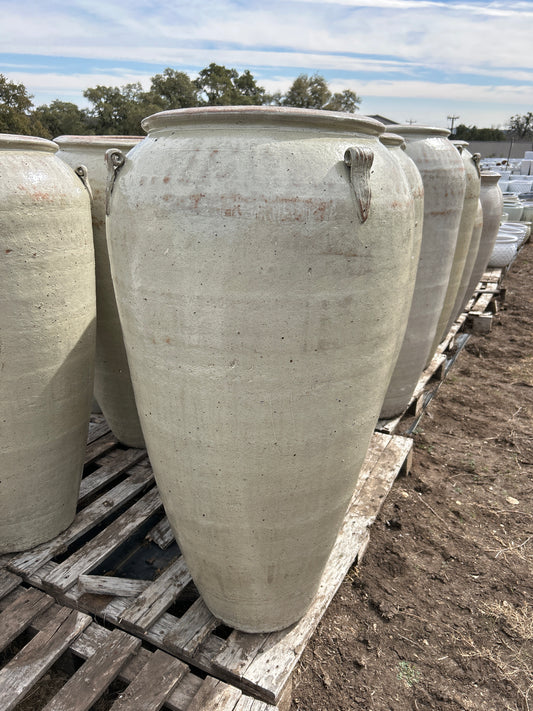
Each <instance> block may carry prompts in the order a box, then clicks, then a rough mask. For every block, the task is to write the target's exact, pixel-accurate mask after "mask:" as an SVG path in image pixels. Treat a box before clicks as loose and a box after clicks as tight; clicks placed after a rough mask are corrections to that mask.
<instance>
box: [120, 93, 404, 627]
mask: <svg viewBox="0 0 533 711" xmlns="http://www.w3.org/2000/svg"><path fill="white" fill-rule="evenodd" d="M324 113H329V112H312V111H310V112H308V111H305V110H296V109H293V110H287V109H285V110H273V109H264V108H263V107H259V108H258V107H254V108H253V109H236V108H233V107H231V108H224V109H218V110H217V109H211V110H209V109H207V110H206V109H203V110H202V109H198V110H192V109H191V110H180V111H176V112H165V115H167V114H170V116H169V117H168V120H167V119H166V118H165V121H164V123H163V125H162V126H161V125H159V124H158V123H157V116H158V115H156V117H155V118H156V123H155V126H154V127H153V128H152V126H151V125H149V126H148V129H149V133H148V136H147V138H146V139H145V140H144V141H143V143H142V144H140V145H139V146H138V147H137V148H136V149H135V151H133V152H132V153H131V154H130V156H128V158H127V159H126V161H125V164H124V166H123V167H122V168H121V169H120V172H119V174H118V176H117V179H116V182H115V186H114V189H113V193H112V196H111V202H110V215H109V217H108V237H109V246H110V257H111V266H112V271H113V278H114V282H115V289H116V294H117V301H118V306H119V311H120V314H121V321H122V324H123V328H124V337H125V343H126V348H127V351H128V358H129V362H130V366H131V371H132V378H133V383H134V389H135V393H136V397H137V402H138V406H139V414H140V417H141V421H142V427H143V431H144V435H145V439H146V444H147V448H148V452H149V455H150V460H151V463H152V466H153V469H154V474H155V476H156V480H157V483H158V486H159V488H160V491H161V496H162V499H163V503H164V506H165V509H166V511H167V515H168V517H169V520H170V522H171V525H172V527H173V530H174V532H175V534H176V537H177V540H178V543H179V546H180V549H181V550H182V552H183V555H184V557H185V560H186V561H187V564H188V566H189V568H190V571H191V574H192V577H193V579H194V581H195V583H196V585H197V587H198V589H199V590H200V592H201V594H202V596H203V599H204V601H205V602H206V604H207V605H208V607H209V608H210V610H211V611H212V612H213V614H214V615H215V616H216V617H218V618H220V619H222V620H223V621H224V622H226V623H227V624H230V625H232V626H234V627H236V628H237V629H241V630H244V631H251V632H260V631H269V630H273V629H281V628H283V627H286V626H287V625H289V624H291V623H292V622H294V621H295V620H297V619H299V617H301V616H302V615H303V614H304V612H305V610H306V609H307V607H308V606H309V604H310V603H311V600H312V598H313V595H314V594H315V592H316V590H317V587H318V584H319V580H320V576H321V573H322V570H323V568H324V566H325V564H326V561H327V558H328V556H329V553H330V551H331V549H332V546H333V544H334V541H335V538H336V535H337V532H338V530H339V527H340V525H341V522H342V519H343V516H344V514H345V512H346V509H347V506H348V504H349V501H350V498H351V495H352V492H353V489H354V486H355V482H356V479H357V476H358V472H359V469H360V466H361V464H362V462H363V460H364V456H365V453H366V449H367V447H368V443H369V440H370V437H371V435H372V431H373V428H374V426H375V423H376V420H377V416H378V414H379V409H380V406H381V402H382V399H383V396H384V387H385V386H384V379H385V378H386V377H387V376H388V373H389V370H390V367H391V362H392V361H393V359H394V358H395V357H396V356H397V351H398V347H399V340H400V337H401V332H402V331H403V329H404V328H405V323H406V315H407V305H408V303H409V300H410V288H411V287H410V285H409V283H408V274H409V262H410V256H409V251H410V248H411V247H412V245H410V244H409V242H410V240H411V239H412V238H411V231H410V219H411V205H410V199H409V196H407V195H403V196H402V197H401V198H399V199H398V200H397V201H396V203H397V204H393V202H394V191H395V188H394V186H395V183H396V182H397V179H398V168H397V166H396V164H395V161H394V160H393V158H392V156H390V155H389V153H388V151H387V149H386V148H385V147H384V146H381V144H379V142H378V140H377V137H376V134H367V133H364V132H363V133H361V135H360V136H359V135H355V133H354V126H358V124H357V123H356V122H355V119H354V121H353V122H352V121H350V122H348V123H346V122H345V119H344V118H343V119H342V120H341V119H335V116H332V117H331V118H329V117H328V118H327V119H325V118H324V117H323V114H324ZM318 114H321V115H322V116H321V118H320V119H319V118H316V117H317V116H318ZM161 116H163V114H161ZM337 116H344V115H341V114H338V115H337ZM309 117H310V118H309ZM152 118H154V117H152ZM148 121H149V122H150V121H151V120H150V119H149V120H148ZM315 121H316V124H315ZM378 126H381V125H380V124H378ZM364 127H365V124H364V122H363V128H364ZM373 130H374V131H376V129H375V128H374V129H373ZM379 130H380V129H379V128H378V129H377V131H379ZM354 146H355V148H356V149H357V150H356V151H355V152H354V153H352V154H351V155H353V158H354V161H353V163H352V167H351V168H350V167H348V166H347V165H346V163H345V161H344V156H345V151H346V150H347V149H350V148H353V147H354ZM370 156H371V157H372V158H371V161H370V162H371V163H372V172H371V173H370V165H369V157H370ZM360 159H361V160H360ZM358 169H360V173H359V177H357V175H356V173H357V171H358ZM359 178H362V179H361V180H360V179H359ZM367 179H368V180H369V181H370V185H369V187H370V188H371V193H372V195H371V198H370V200H368V195H369V193H368V192H367V191H365V190H363V191H361V189H360V188H361V186H362V185H363V184H364V183H365V180H367ZM354 186H355V190H354ZM363 193H365V195H366V197H365V196H364V195H363ZM402 201H403V202H402ZM365 206H368V213H367V217H366V218H365V216H364V214H363V213H364V211H365ZM361 209H362V210H363V213H362V212H361ZM391 236H392V237H391ZM385 283H388V285H389V286H391V285H394V287H395V288H397V291H398V293H397V294H396V292H395V294H394V296H393V298H392V299H391V298H390V296H391V295H390V292H387V288H388V287H387V288H385ZM393 305H394V307H393Z"/></svg>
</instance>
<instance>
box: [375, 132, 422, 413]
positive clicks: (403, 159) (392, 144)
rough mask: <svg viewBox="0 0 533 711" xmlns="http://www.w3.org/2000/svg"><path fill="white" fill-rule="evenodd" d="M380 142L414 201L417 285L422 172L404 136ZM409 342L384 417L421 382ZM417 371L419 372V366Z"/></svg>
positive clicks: (412, 275) (390, 136)
mask: <svg viewBox="0 0 533 711" xmlns="http://www.w3.org/2000/svg"><path fill="white" fill-rule="evenodd" d="M379 140H380V141H381V142H382V143H383V144H384V145H385V146H387V148H389V150H390V151H391V152H392V154H393V155H394V156H395V157H396V158H397V159H398V161H399V163H400V165H401V167H402V170H403V173H404V175H405V178H406V180H407V183H408V185H409V191H410V193H411V196H412V198H413V209H414V219H413V230H414V243H415V245H417V247H416V249H414V250H413V253H412V255H411V271H410V275H409V279H410V281H411V282H412V283H413V284H415V280H416V272H417V270H418V261H419V258H420V247H421V243H422V230H423V224H424V185H423V183H422V177H421V175H420V171H419V170H418V168H417V167H416V165H415V163H414V162H413V161H412V160H411V158H409V156H408V155H407V153H406V152H405V140H404V139H403V138H402V136H400V135H399V134H397V133H383V134H382V135H381V136H380V137H379ZM415 298H416V296H415V294H413V299H415ZM406 339H409V335H408V334H407V333H406V335H405V337H404V340H403V345H402V348H401V350H400V353H399V355H398V359H397V361H396V364H395V365H394V369H393V371H392V375H391V378H390V382H389V387H388V390H387V394H386V396H385V400H384V404H383V407H382V413H384V412H387V411H389V410H395V409H396V408H397V407H398V405H397V400H398V399H399V400H400V404H399V406H400V407H401V408H403V407H404V404H403V401H404V399H405V397H406V393H405V392H404V389H405V387H408V388H409V387H410V386H411V381H412V380H413V377H416V380H418V370H417V373H416V374H414V373H412V372H411V371H412V368H413V359H412V354H411V352H410V349H409V347H408V340H407V341H406ZM415 367H416V368H418V366H417V365H416V364H415ZM410 394H411V393H409V396H410ZM382 416H383V417H386V415H385V414H382Z"/></svg>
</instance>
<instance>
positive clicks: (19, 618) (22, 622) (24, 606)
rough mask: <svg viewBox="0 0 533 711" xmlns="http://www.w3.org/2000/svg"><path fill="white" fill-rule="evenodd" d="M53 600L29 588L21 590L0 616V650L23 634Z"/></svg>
mask: <svg viewBox="0 0 533 711" xmlns="http://www.w3.org/2000/svg"><path fill="white" fill-rule="evenodd" d="M53 602H54V600H53V598H51V597H50V596H49V595H46V594H45V593H43V592H41V591H40V590H35V588H29V589H28V590H23V592H22V593H21V595H20V596H19V597H18V598H17V599H16V600H14V601H13V602H12V603H11V604H10V605H8V607H6V609H5V610H4V611H3V612H2V613H1V614H0V650H2V649H5V648H6V647H7V646H8V645H9V644H11V642H13V640H14V639H16V638H17V637H18V636H19V634H20V633H21V632H23V631H24V630H25V629H26V628H27V627H28V626H29V624H30V622H31V621H32V620H33V618H34V617H37V615H39V614H40V613H41V612H43V611H44V610H46V608H47V607H50V605H52V604H53Z"/></svg>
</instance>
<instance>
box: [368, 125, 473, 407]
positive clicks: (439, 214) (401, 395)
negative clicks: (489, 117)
mask: <svg viewBox="0 0 533 711" xmlns="http://www.w3.org/2000/svg"><path fill="white" fill-rule="evenodd" d="M389 130H390V131H391V132H393V133H399V134H400V135H401V136H403V137H404V138H405V142H406V153H407V155H408V156H409V157H410V158H411V159H412V160H413V162H414V163H415V165H416V167H417V168H418V170H419V172H420V175H421V177H422V183H423V185H424V224H423V232H422V245H421V248H420V258H419V262H418V269H417V273H416V281H415V287H414V296H413V302H412V305H411V310H410V314H409V320H408V323H407V329H406V332H405V339H404V341H403V344H402V350H401V352H400V356H399V361H400V359H401V360H402V361H403V362H406V363H409V375H410V378H411V379H410V382H408V380H407V379H405V380H404V381H403V384H402V386H401V392H400V391H398V392H397V393H396V395H395V396H394V399H392V393H391V397H390V398H389V395H387V405H386V407H385V408H384V409H383V410H382V413H381V417H387V418H390V417H394V416H396V415H399V414H401V413H402V412H403V411H404V410H405V408H406V407H407V405H408V404H409V401H410V398H411V396H412V394H413V392H414V390H415V388H416V384H417V382H418V380H419V378H420V376H421V374H422V372H423V369H424V367H425V365H426V362H427V359H428V357H429V356H430V350H431V346H432V343H433V340H434V338H435V334H436V331H437V325H438V320H439V317H440V313H441V311H442V307H443V304H444V297H445V295H446V290H447V288H448V281H449V277H450V272H451V267H452V262H453V256H454V253H455V247H456V244H457V235H458V230H459V223H460V220H461V213H462V209H463V201H464V193H465V176H464V167H463V162H462V160H461V158H460V156H459V154H458V152H457V150H456V149H455V148H454V147H453V145H452V144H451V143H450V142H449V141H448V139H447V134H448V132H447V131H446V130H444V129H432V128H425V127H415V126H398V127H396V126H392V127H389Z"/></svg>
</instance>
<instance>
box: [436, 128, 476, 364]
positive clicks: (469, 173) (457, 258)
mask: <svg viewBox="0 0 533 711" xmlns="http://www.w3.org/2000/svg"><path fill="white" fill-rule="evenodd" d="M452 144H453V145H454V146H455V147H456V149H457V150H458V152H459V155H460V156H461V159H462V161H463V165H464V168H465V181H466V185H465V197H464V203H463V211H462V213H461V223H460V225H459V233H458V236H457V245H456V248H455V253H454V256H453V263H452V268H451V271H450V278H449V280H448V288H447V290H446V296H445V297H444V304H443V306H442V310H441V313H440V317H439V322H438V325H437V332H436V334H435V338H434V339H433V343H432V345H431V349H430V356H429V357H430V358H431V357H432V356H433V353H434V352H435V350H436V348H437V346H438V345H439V343H440V342H441V340H442V339H443V338H444V337H445V336H446V334H447V333H448V331H449V330H450V327H451V325H452V324H453V322H454V321H455V310H456V308H457V304H456V301H457V300H458V295H459V291H460V290H461V288H462V290H463V293H462V294H461V295H460V296H461V298H460V299H459V303H460V302H461V301H462V299H463V296H464V290H466V287H467V285H468V282H467V280H466V275H465V280H464V283H463V273H464V271H465V266H466V263H467V261H468V254H469V251H470V246H471V242H472V233H473V230H474V223H475V221H476V218H477V216H478V209H479V191H480V188H481V172H480V169H479V162H480V160H481V155H480V154H479V153H474V154H472V153H470V151H469V150H468V143H467V141H452Z"/></svg>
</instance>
